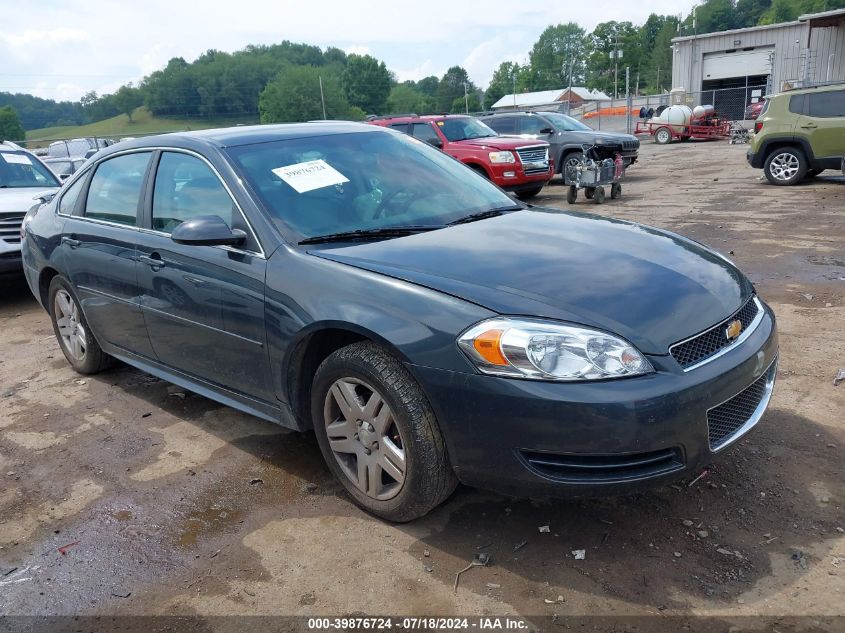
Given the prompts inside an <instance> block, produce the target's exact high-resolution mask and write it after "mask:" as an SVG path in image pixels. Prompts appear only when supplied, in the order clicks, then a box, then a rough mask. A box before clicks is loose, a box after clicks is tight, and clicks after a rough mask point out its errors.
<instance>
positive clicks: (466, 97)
mask: <svg viewBox="0 0 845 633" xmlns="http://www.w3.org/2000/svg"><path fill="white" fill-rule="evenodd" d="M464 107H465V108H466V113H467V114H469V95H468V94H467V82H464Z"/></svg>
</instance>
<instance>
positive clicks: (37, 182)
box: [0, 152, 61, 189]
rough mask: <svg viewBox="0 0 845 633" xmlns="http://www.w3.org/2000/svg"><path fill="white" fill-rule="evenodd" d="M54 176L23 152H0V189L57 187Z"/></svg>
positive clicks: (59, 184)
mask: <svg viewBox="0 0 845 633" xmlns="http://www.w3.org/2000/svg"><path fill="white" fill-rule="evenodd" d="M59 186H61V183H60V182H59V181H58V180H57V179H56V176H55V175H54V174H53V172H51V171H50V170H49V169H47V168H46V167H45V166H44V165H42V164H41V162H40V161H38V160H37V159H35V158H33V157H32V156H30V155H29V154H25V153H24V152H0V189H2V188H9V189H15V188H23V187H59Z"/></svg>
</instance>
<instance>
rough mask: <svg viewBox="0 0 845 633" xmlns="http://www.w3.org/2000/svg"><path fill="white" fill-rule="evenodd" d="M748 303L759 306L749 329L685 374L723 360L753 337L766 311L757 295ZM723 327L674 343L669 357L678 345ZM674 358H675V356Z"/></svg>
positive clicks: (743, 306) (717, 326)
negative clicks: (720, 359) (719, 359)
mask: <svg viewBox="0 0 845 633" xmlns="http://www.w3.org/2000/svg"><path fill="white" fill-rule="evenodd" d="M748 301H753V302H754V303H755V305H756V306H757V315H756V316H755V317H754V319H753V320H752V321H751V324H750V325H749V326H748V327H747V328H745V330H743V332H742V333H741V334H740V335H739V336H738V337H737V338H736V340H734V341H731V343H729V344H728V345H726V346H725V347H723V348H722V349H720V350H719V351H718V352H716V353H715V354H713V355H712V356H708V357H707V358H705V359H702V360H700V361H698V362H697V363H696V364H695V365H690V366H689V367H686V368H684V370H683V371H684V373H686V372H688V371H692V370H693V369H698V368H699V367H701V366H703V365H706V364H707V363H710V362H712V361H714V360H716V359H717V358H721V357H722V356H724V355H725V354H727V353H728V352H730V351H731V350H733V349H734V348H735V347H736V346H737V345H741V344H742V343H743V342H744V341H746V340H747V339H748V337H749V336H751V335H752V334H753V333H754V330H756V329H757V327H758V326H759V325H760V323H762V321H763V316H764V315H765V313H766V311H765V310H764V309H763V304H762V303H761V302H760V300H759V299H758V298H757V295H754V296H753V297H751V298H750V299H749V300H748ZM748 301H746V302H745V303H743V304H742V307H741V308H739V310H737V311H736V312H734V315H736V314H737V313H739V312H741V311H742V309H743V308H745V306H746V305H748ZM728 318H730V317H728ZM721 326H722V324H721V323H720V324H719V325H714V326H713V327H710V328H707V329H706V330H702V331H701V332H699V333H698V334H693V335H692V336H690V337H688V338H685V339H684V340H683V341H678V342H677V343H673V344H672V345H670V346H669V355H670V356H671V354H672V350H673V349H674V348H676V347H677V346H678V345H683V344H684V343H688V342H689V341H692V340H693V339H697V338H698V337H699V336H704V335H705V334H707V333H708V332H712V331H713V330H715V329H717V328H719V327H721ZM672 358H674V356H673V357H672ZM676 362H677V361H676Z"/></svg>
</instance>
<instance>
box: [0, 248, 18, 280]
mask: <svg viewBox="0 0 845 633" xmlns="http://www.w3.org/2000/svg"><path fill="white" fill-rule="evenodd" d="M22 272H23V264H22V260H21V252H20V250H11V251H6V252H4V253H0V275H9V274H20V273H22Z"/></svg>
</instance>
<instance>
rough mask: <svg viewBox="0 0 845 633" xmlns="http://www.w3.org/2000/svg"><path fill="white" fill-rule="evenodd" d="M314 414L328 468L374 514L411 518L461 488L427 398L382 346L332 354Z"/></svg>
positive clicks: (317, 382) (315, 394) (323, 368)
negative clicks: (457, 486) (458, 485)
mask: <svg viewBox="0 0 845 633" xmlns="http://www.w3.org/2000/svg"><path fill="white" fill-rule="evenodd" d="M311 412H312V421H313V423H314V431H315V434H316V436H317V442H318V443H319V445H320V451H321V452H322V453H323V457H324V458H325V460H326V463H327V464H328V466H329V469H330V470H331V471H332V473H334V475H335V477H337V479H338V481H339V482H340V484H341V485H342V486H343V487H344V488H345V489H346V491H347V492H348V493H349V495H350V496H351V497H352V498H353V499H354V501H355V502H356V503H357V504H358V505H359V506H361V507H362V508H363V509H364V510H366V511H367V512H370V513H372V514H375V515H376V516H379V517H381V518H383V519H387V520H388V521H396V522H404V521H412V520H414V519H417V518H419V517H421V516H423V515H425V514H426V513H428V512H429V511H430V510H432V509H433V508H434V507H436V506H437V505H439V504H440V503H442V502H443V501H444V500H445V499H446V498H447V497H448V496H449V495H450V494H452V491H453V490H454V489H455V486H456V485H457V477H456V476H455V473H454V472H453V471H452V466H451V464H450V462H449V456H448V454H447V452H446V444H445V442H444V440H443V436H442V434H441V433H440V428H439V426H438V425H437V420H436V419H435V417H434V411H433V410H432V408H431V405H430V404H429V402H428V399H427V398H426V396H425V394H424V393H423V392H422V389H420V386H419V385H418V384H417V382H416V381H415V380H414V378H413V376H411V374H410V373H409V372H408V370H407V369H406V368H405V367H404V365H402V363H401V362H399V361H398V360H397V359H396V358H395V357H394V356H393V355H391V354H390V353H389V352H388V351H387V350H385V349H384V348H383V347H381V346H379V345H376V344H375V343H372V342H369V341H365V342H361V343H354V344H352V345H349V346H347V347H344V348H341V349H339V350H337V351H336V352H334V353H333V354H331V355H330V356H329V357H328V358H326V360H324V361H323V363H322V364H321V365H320V367H319V368H318V369H317V373H316V375H315V376H314V382H313V388H312V390H311ZM330 437H331V439H329V438H330Z"/></svg>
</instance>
